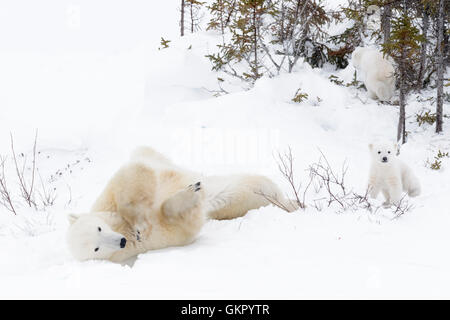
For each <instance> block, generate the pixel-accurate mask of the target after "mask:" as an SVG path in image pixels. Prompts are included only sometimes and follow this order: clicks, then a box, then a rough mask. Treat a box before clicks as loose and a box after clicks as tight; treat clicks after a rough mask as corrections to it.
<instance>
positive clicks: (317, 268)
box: [0, 0, 450, 299]
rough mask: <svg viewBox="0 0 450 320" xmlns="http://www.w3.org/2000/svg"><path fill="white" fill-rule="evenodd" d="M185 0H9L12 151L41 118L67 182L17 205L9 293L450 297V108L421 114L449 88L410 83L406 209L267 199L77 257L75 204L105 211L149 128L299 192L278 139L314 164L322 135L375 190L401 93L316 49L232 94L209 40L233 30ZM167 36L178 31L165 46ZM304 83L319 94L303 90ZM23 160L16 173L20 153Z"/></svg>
mask: <svg viewBox="0 0 450 320" xmlns="http://www.w3.org/2000/svg"><path fill="white" fill-rule="evenodd" d="M177 5H178V1H175V0H172V1H164V2H159V3H158V8H157V10H156V8H154V5H152V4H151V2H150V1H144V0H133V1H127V2H125V1H119V0H116V1H87V0H85V1H83V0H78V1H75V0H74V1H68V0H65V1H50V0H45V1H40V2H39V4H37V3H35V2H33V1H30V0H20V1H14V2H8V3H7V2H2V3H0V29H1V30H8V32H7V33H4V32H2V33H1V34H0V71H1V72H0V105H1V109H0V154H10V136H9V133H10V132H11V133H12V134H13V136H14V143H15V148H16V151H17V152H18V153H21V152H23V153H24V154H26V155H27V157H28V164H30V156H31V154H32V150H31V149H32V146H33V138H34V132H35V129H38V145H37V149H38V151H39V154H38V156H37V164H38V167H39V170H40V171H39V172H40V174H41V175H42V178H43V180H44V181H45V183H46V184H48V186H50V187H51V189H52V190H53V189H54V192H55V194H56V196H57V197H56V200H55V205H54V206H52V207H49V208H47V209H46V210H41V211H36V210H32V209H30V208H27V207H26V206H24V205H22V206H18V210H17V211H18V214H17V216H14V215H13V214H12V213H11V212H9V211H7V210H6V209H5V208H3V207H0V256H1V258H0V283H1V284H2V285H1V287H0V298H161V299H163V298H188V299H195V298H206V299H209V298H235V299H236V298H238V299H239V298H247V299H248V298H255V299H258V298H267V299H279V298H285V299H295V298H450V255H449V253H448V245H449V244H450V232H448V230H449V228H450V212H449V209H448V195H449V194H450V170H449V168H450V161H449V159H447V158H444V159H443V160H442V169H441V170H438V171H435V170H431V169H430V168H429V164H427V160H429V161H434V156H435V155H436V153H437V152H438V150H441V151H442V152H448V151H450V125H449V124H448V121H446V122H445V126H444V134H442V135H436V134H434V128H433V127H431V126H429V125H426V124H425V125H422V126H418V124H417V122H416V119H415V114H416V113H417V112H420V111H421V110H422V109H423V108H430V109H431V110H433V108H434V105H431V104H430V102H429V101H427V100H426V99H427V98H429V97H432V96H434V95H435V93H434V91H430V92H425V93H423V94H422V95H421V96H420V97H418V96H417V94H415V93H412V94H411V95H410V97H409V104H408V109H407V115H408V119H407V130H408V131H409V132H410V134H409V141H408V143H407V144H406V145H405V146H404V147H403V148H402V153H401V157H402V158H404V159H406V160H407V161H408V163H409V164H410V165H411V166H412V167H413V168H414V170H415V171H416V172H417V175H418V176H419V178H420V180H421V183H422V189H423V193H422V195H420V196H419V197H417V198H414V199H411V200H410V201H411V204H412V205H413V206H414V208H413V210H411V211H410V212H408V213H407V214H405V215H403V216H401V217H400V218H398V219H393V220H392V219H391V218H392V215H391V213H390V211H389V210H387V209H386V210H381V211H379V212H377V214H375V215H373V214H369V213H368V212H366V211H363V210H360V211H357V212H345V213H338V212H336V210H335V209H326V208H325V209H324V210H322V211H320V212H319V211H317V210H316V209H314V208H313V207H308V208H307V209H306V210H304V211H298V212H295V213H291V214H287V213H285V212H284V211H282V210H281V209H278V208H276V207H266V208H262V209H259V210H253V211H252V212H250V213H248V214H247V215H246V216H244V217H242V218H239V219H235V220H231V221H209V222H208V223H207V224H206V226H205V227H204V229H203V231H202V232H201V234H200V236H199V237H198V239H197V240H196V241H195V243H193V244H192V245H190V246H186V247H176V248H168V249H164V250H157V251H153V252H148V253H146V254H143V255H140V256H139V257H138V258H137V260H136V262H135V263H134V265H133V266H128V265H125V266H122V265H118V264H113V263H110V262H104V261H90V262H83V263H80V262H77V261H75V260H74V259H73V258H72V257H71V256H70V254H69V252H68V250H67V248H66V242H65V234H66V230H67V227H68V222H67V221H66V220H67V219H66V216H67V214H68V213H70V212H87V211H88V210H89V207H90V205H91V204H92V202H93V201H94V200H95V198H96V196H97V195H98V194H99V192H100V191H101V189H102V188H103V186H104V185H105V183H106V181H107V179H108V178H109V176H110V175H111V174H112V173H113V172H114V170H115V169H117V168H118V166H120V165H121V164H122V163H123V162H124V161H126V159H127V157H128V153H129V151H130V150H131V149H133V148H134V147H135V146H137V145H142V144H145V145H150V146H152V147H154V148H155V149H157V150H159V151H161V152H162V153H164V154H166V155H167V156H169V157H170V158H172V159H173V160H174V161H175V162H176V163H177V164H179V165H182V166H184V167H188V168H191V169H193V170H197V171H199V172H202V173H204V174H218V173H220V174H226V173H234V172H252V173H260V174H265V175H267V176H269V177H271V178H272V179H273V180H275V181H277V182H278V183H279V184H280V185H281V186H282V187H283V189H284V190H285V191H286V192H289V187H288V185H287V184H286V182H285V181H284V180H283V178H282V177H281V175H280V173H279V172H278V169H277V163H276V161H275V159H274V157H273V155H274V154H276V153H277V152H284V151H285V150H286V148H287V147H288V146H290V147H291V148H292V152H293V155H294V158H295V160H294V163H295V168H296V174H297V177H298V179H299V180H306V179H307V177H308V175H307V172H306V171H304V169H307V168H308V166H309V165H310V164H311V163H313V162H315V161H317V160H318V158H319V156H320V152H319V149H320V150H321V151H322V152H323V153H324V154H325V155H326V156H327V158H328V160H329V161H330V163H331V165H332V166H333V167H334V168H336V169H337V170H339V168H340V167H341V165H342V163H343V162H344V161H347V163H348V166H349V170H348V174H347V184H348V185H349V186H351V187H352V188H354V189H355V190H357V191H360V192H363V191H364V188H365V184H366V180H367V174H368V168H369V162H368V161H369V152H368V144H369V142H371V141H372V140H374V139H376V138H392V137H394V136H395V132H396V124H397V116H398V108H397V107H395V106H392V105H387V104H379V103H377V102H375V101H372V100H367V96H366V93H365V92H364V91H362V90H356V89H355V88H352V87H350V88H347V87H343V86H338V85H336V84H335V83H332V82H330V81H329V79H328V77H329V76H330V75H331V74H334V75H336V76H338V77H339V78H340V79H343V80H344V81H345V82H350V81H351V80H352V77H353V72H354V70H353V69H352V68H351V67H348V68H347V69H346V70H342V71H339V72H336V71H334V70H332V69H331V68H330V69H327V68H325V70H318V69H311V68H310V67H309V65H307V64H301V65H299V66H298V67H297V69H296V72H295V73H292V74H284V75H280V76H278V77H276V78H273V79H268V78H262V79H260V80H258V82H257V83H256V85H255V87H254V88H253V89H251V90H249V91H242V90H239V89H238V88H237V87H231V86H230V88H228V89H230V90H231V91H232V93H230V94H228V95H222V96H220V97H215V96H214V92H212V91H214V90H217V88H218V87H217V80H216V79H217V74H215V73H214V72H211V70H210V69H211V66H210V63H209V62H208V60H207V59H206V58H205V57H204V55H205V54H208V53H211V52H212V51H214V50H215V45H216V43H217V36H216V35H215V34H214V33H212V32H199V33H196V34H195V35H187V36H186V37H184V38H182V39H180V38H178V35H177V32H178V25H177V19H178V17H177V15H178V13H177ZM161 36H162V37H164V38H165V39H170V40H172V42H171V43H170V48H168V49H163V50H158V47H159V39H160V37H161ZM299 87H301V88H302V91H303V92H307V93H308V95H309V98H308V101H306V102H303V103H302V104H295V103H293V102H291V99H292V97H293V96H294V94H295V92H296V90H297V89H298V88H299ZM447 90H448V88H447ZM317 97H320V102H318V99H317ZM366 100H367V101H366ZM363 102H365V103H363ZM445 108H448V104H447V105H445ZM444 110H445V109H444ZM10 169H11V168H10ZM7 177H8V181H10V184H11V185H12V188H15V185H14V184H15V182H14V181H15V180H14V179H15V172H14V171H13V170H12V169H11V170H8V171H7ZM380 202H381V199H380Z"/></svg>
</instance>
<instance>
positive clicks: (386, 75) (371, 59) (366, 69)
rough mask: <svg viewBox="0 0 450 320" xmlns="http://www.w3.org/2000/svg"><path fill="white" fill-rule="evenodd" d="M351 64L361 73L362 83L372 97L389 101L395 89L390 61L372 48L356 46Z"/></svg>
mask: <svg viewBox="0 0 450 320" xmlns="http://www.w3.org/2000/svg"><path fill="white" fill-rule="evenodd" d="M352 64H353V66H354V67H355V68H356V69H357V70H358V71H360V72H362V73H363V79H364V85H365V86H366V89H367V91H368V93H369V97H370V98H372V99H376V98H378V99H380V100H381V101H389V100H390V99H391V98H392V96H393V95H394V91H395V75H394V72H395V71H394V67H393V65H392V63H391V62H390V61H389V60H388V59H386V58H384V57H383V54H382V53H381V52H379V51H378V50H377V49H373V48H362V47H358V48H356V49H355V50H354V51H353V53H352Z"/></svg>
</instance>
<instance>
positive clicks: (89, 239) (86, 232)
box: [67, 214, 127, 261]
mask: <svg viewBox="0 0 450 320" xmlns="http://www.w3.org/2000/svg"><path fill="white" fill-rule="evenodd" d="M68 218H69V222H70V227H69V232H68V234H67V242H68V246H69V250H70V252H71V253H72V255H73V256H74V257H75V258H76V259H77V260H81V261H83V260H90V259H108V258H110V257H111V255H112V254H113V253H115V252H117V251H119V250H121V249H123V248H125V246H126V242H127V240H126V239H125V237H124V236H123V235H121V234H120V233H117V232H115V231H113V230H112V229H111V227H110V226H109V225H108V224H107V223H106V222H105V221H104V220H103V219H101V218H100V217H98V216H96V215H95V214H82V215H76V214H70V215H69V217H68Z"/></svg>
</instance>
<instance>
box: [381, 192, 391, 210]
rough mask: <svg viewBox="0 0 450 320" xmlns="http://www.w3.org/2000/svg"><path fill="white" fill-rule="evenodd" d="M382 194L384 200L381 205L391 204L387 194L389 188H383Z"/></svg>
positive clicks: (387, 205)
mask: <svg viewBox="0 0 450 320" xmlns="http://www.w3.org/2000/svg"><path fill="white" fill-rule="evenodd" d="M382 192H383V196H384V199H385V201H384V202H383V207H389V206H390V204H391V197H390V196H389V190H387V189H383V191H382Z"/></svg>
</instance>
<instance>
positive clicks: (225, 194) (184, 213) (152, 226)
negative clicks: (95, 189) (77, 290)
mask: <svg viewBox="0 0 450 320" xmlns="http://www.w3.org/2000/svg"><path fill="white" fill-rule="evenodd" d="M263 195H264V196H263ZM266 198H267V199H273V200H276V201H278V202H280V203H281V204H283V205H284V206H285V207H286V208H289V209H290V210H292V211H293V210H295V209H296V208H295V206H294V204H293V203H292V202H291V201H288V200H286V199H285V198H284V197H283V196H282V192H281V191H280V190H279V188H278V187H277V186H276V185H275V184H274V183H273V182H272V181H270V180H269V179H268V178H266V177H263V176H256V175H234V176H226V177H220V176H212V177H206V178H202V177H200V175H199V174H196V173H194V172H189V171H187V170H184V169H181V168H179V167H177V166H175V165H174V164H173V163H172V162H171V161H169V160H168V159H167V158H165V157H164V156H163V155H161V154H160V153H158V152H156V151H154V150H153V149H151V148H148V147H141V148H138V149H137V150H136V151H135V152H133V154H132V156H131V159H130V161H129V163H127V164H126V165H124V166H123V167H122V168H120V169H119V170H118V171H117V172H116V174H115V175H114V176H113V177H112V178H111V180H110V181H109V183H108V184H107V185H106V187H105V189H104V190H103V192H102V193H101V195H100V196H99V198H98V199H97V201H96V202H95V203H94V205H93V207H92V210H91V213H89V214H82V215H76V214H71V215H69V221H70V227H69V231H68V236H67V240H68V246H69V250H70V251H71V252H72V254H73V255H74V257H75V258H77V259H78V260H88V259H106V260H111V261H115V262H121V261H124V260H126V259H128V258H131V257H133V256H136V255H137V254H139V253H143V252H146V251H148V250H152V249H160V248H165V247H169V246H180V245H185V244H188V243H190V242H192V241H193V239H194V237H195V236H196V235H197V234H198V233H199V231H200V229H201V227H202V226H203V224H204V222H205V219H207V218H211V219H232V218H236V217H241V216H243V215H244V214H245V213H246V212H248V211H249V210H251V209H257V208H259V207H262V206H267V205H269V204H270V202H269V201H268V200H267V199H266Z"/></svg>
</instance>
